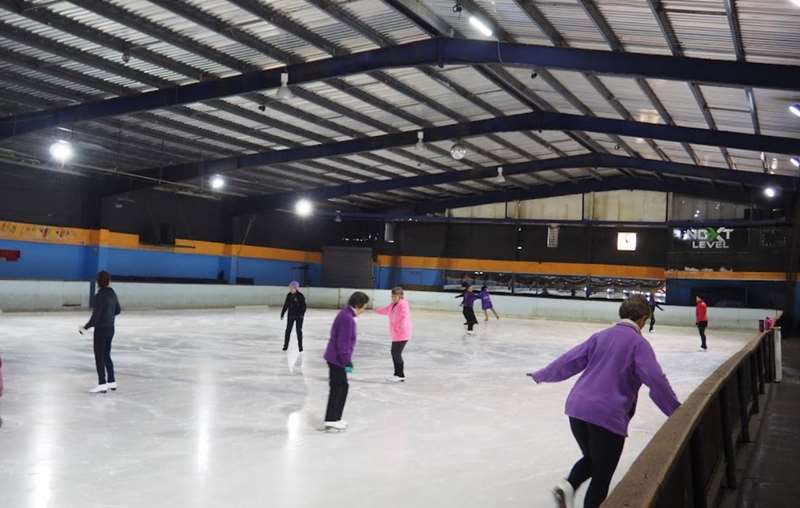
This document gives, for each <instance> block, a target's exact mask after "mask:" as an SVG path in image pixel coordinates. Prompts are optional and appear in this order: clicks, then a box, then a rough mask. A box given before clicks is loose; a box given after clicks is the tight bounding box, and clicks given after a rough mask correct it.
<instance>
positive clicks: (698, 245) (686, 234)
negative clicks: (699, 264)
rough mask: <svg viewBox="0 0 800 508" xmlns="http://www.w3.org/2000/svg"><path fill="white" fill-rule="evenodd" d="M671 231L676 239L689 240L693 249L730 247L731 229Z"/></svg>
mask: <svg viewBox="0 0 800 508" xmlns="http://www.w3.org/2000/svg"><path fill="white" fill-rule="evenodd" d="M672 233H673V236H675V238H677V239H678V240H684V241H686V242H691V244H692V248H693V249H730V247H731V234H733V229H730V228H726V227H719V228H702V229H674V230H673V232H672Z"/></svg>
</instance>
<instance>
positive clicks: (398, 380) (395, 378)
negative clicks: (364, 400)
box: [386, 376, 406, 383]
mask: <svg viewBox="0 0 800 508" xmlns="http://www.w3.org/2000/svg"><path fill="white" fill-rule="evenodd" d="M405 381H406V378H404V377H400V376H392V377H387V378H386V382H387V383H405Z"/></svg>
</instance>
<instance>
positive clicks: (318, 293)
mask: <svg viewBox="0 0 800 508" xmlns="http://www.w3.org/2000/svg"><path fill="white" fill-rule="evenodd" d="M112 286H113V287H114V290H115V291H116V292H117V295H118V296H119V299H120V302H121V304H122V306H123V308H124V309H127V310H147V309H207V308H235V307H247V306H270V307H276V306H277V307H280V306H282V305H283V301H284V299H285V297H286V291H287V289H286V287H285V286H234V285H226V284H213V285H209V284H159V283H138V282H116V283H112ZM90 288H91V286H90V284H89V283H88V282H60V281H59V282H54V281H7V280H0V310H4V311H47V310H62V309H65V308H66V309H69V308H75V307H78V308H88V305H89V292H90V290H91V289H90ZM302 291H303V294H304V295H305V297H306V301H307V302H308V305H309V307H311V308H320V309H337V308H341V307H344V306H345V305H346V304H347V300H348V298H349V297H350V295H351V294H352V292H353V291H356V289H352V288H316V287H305V288H302ZM360 291H363V292H365V293H366V294H367V295H369V297H370V300H371V305H372V306H381V305H387V304H388V303H389V302H390V301H391V292H390V290H385V289H360ZM405 294H406V299H407V300H408V301H409V303H410V304H411V307H412V309H419V310H433V311H445V312H461V308H460V306H459V303H460V300H458V299H456V298H455V296H456V294H457V293H443V292H433V291H406V292H405ZM492 302H493V304H494V307H495V308H496V309H497V311H498V312H499V313H500V315H501V316H505V317H516V318H527V319H549V320H557V321H588V322H598V323H611V322H614V321H616V320H617V319H618V314H617V312H618V310H619V302H606V301H598V300H566V299H551V298H537V297H528V296H511V295H493V296H492ZM475 309H476V312H478V313H480V310H481V306H480V303H479V302H478V303H476V305H475ZM768 315H773V316H774V315H775V311H773V310H768V309H727V308H714V307H712V308H710V309H709V317H710V328H711V329H712V330H713V329H715V328H733V329H753V330H755V329H757V326H758V320H759V319H764V318H765V317H766V316H768ZM694 319H695V316H694V307H679V306H664V310H663V311H658V310H657V311H656V323H657V326H658V325H675V326H693V325H694Z"/></svg>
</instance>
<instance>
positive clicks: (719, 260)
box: [667, 228, 790, 272]
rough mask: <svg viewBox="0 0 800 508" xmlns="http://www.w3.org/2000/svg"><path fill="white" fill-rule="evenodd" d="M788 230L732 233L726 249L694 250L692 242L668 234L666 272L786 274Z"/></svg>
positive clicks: (755, 229) (739, 231) (752, 229)
mask: <svg viewBox="0 0 800 508" xmlns="http://www.w3.org/2000/svg"><path fill="white" fill-rule="evenodd" d="M789 233H790V231H789V228H740V229H735V231H734V234H735V237H734V241H732V242H731V246H730V248H729V249H702V248H699V249H698V248H693V247H692V244H691V242H686V241H679V240H676V239H675V238H674V237H673V235H672V234H671V233H670V252H669V255H668V257H667V268H669V269H672V270H684V269H685V268H687V267H689V268H698V269H703V268H710V269H713V270H719V269H721V268H723V269H726V270H733V271H741V272H785V271H786V268H787V266H788V259H787V257H786V256H787V252H788V249H787V247H786V245H787V243H786V242H787V241H788V238H789Z"/></svg>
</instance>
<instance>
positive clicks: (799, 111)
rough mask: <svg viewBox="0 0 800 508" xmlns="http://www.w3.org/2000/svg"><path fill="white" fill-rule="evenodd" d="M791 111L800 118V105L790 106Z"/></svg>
mask: <svg viewBox="0 0 800 508" xmlns="http://www.w3.org/2000/svg"><path fill="white" fill-rule="evenodd" d="M789 111H791V112H792V114H793V115H794V116H800V104H792V105H791V106H789Z"/></svg>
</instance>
